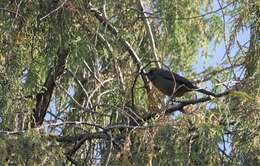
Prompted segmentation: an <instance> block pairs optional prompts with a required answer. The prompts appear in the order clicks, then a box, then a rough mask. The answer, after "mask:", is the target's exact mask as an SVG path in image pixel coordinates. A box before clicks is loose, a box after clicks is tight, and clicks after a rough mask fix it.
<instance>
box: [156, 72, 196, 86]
mask: <svg viewBox="0 0 260 166" xmlns="http://www.w3.org/2000/svg"><path fill="white" fill-rule="evenodd" d="M160 75H161V76H162V77H163V78H164V79H167V80H171V81H176V82H177V83H178V84H180V85H182V84H184V85H185V86H187V87H188V88H192V89H196V88H197V87H196V86H194V85H193V84H192V82H190V81H189V80H188V79H186V78H184V77H182V76H180V75H178V74H176V73H174V72H170V71H168V70H164V71H163V72H160Z"/></svg>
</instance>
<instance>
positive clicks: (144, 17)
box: [139, 0, 161, 68]
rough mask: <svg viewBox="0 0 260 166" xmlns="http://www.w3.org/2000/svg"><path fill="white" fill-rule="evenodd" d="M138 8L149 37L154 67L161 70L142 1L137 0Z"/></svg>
mask: <svg viewBox="0 0 260 166" xmlns="http://www.w3.org/2000/svg"><path fill="white" fill-rule="evenodd" d="M139 7H140V9H141V12H142V16H143V17H142V19H143V21H144V24H145V27H146V31H147V33H148V37H149V40H150V44H151V48H152V53H153V56H154V59H155V61H156V65H157V67H158V68H161V65H160V63H159V58H158V55H157V53H156V52H157V51H156V46H155V41H154V37H153V33H152V29H151V26H150V23H149V21H148V18H147V15H146V13H145V12H144V5H143V2H142V0H139Z"/></svg>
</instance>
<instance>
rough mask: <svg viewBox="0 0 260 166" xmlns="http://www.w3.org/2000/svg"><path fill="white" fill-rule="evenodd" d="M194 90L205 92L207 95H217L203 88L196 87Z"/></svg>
mask: <svg viewBox="0 0 260 166" xmlns="http://www.w3.org/2000/svg"><path fill="white" fill-rule="evenodd" d="M196 91H198V92H200V93H203V94H206V95H209V96H213V97H217V95H216V94H215V93H213V92H210V91H207V90H205V89H197V90H196Z"/></svg>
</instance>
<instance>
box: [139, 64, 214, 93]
mask: <svg viewBox="0 0 260 166" xmlns="http://www.w3.org/2000/svg"><path fill="white" fill-rule="evenodd" d="M144 75H146V76H147V77H148V79H149V80H150V81H151V82H152V84H153V85H154V86H155V87H156V88H157V89H158V90H159V91H161V92H162V93H163V94H165V95H167V96H171V97H181V96H183V95H184V94H185V93H186V92H190V91H198V92H200V93H203V94H206V95H209V96H213V97H216V94H215V93H213V92H210V91H207V90H205V89H199V88H198V87H197V86H195V85H194V84H193V83H192V82H191V81H189V80H188V79H186V78H184V77H182V76H180V75H178V74H177V73H174V72H171V71H169V70H166V69H161V68H151V69H150V70H149V71H148V72H147V73H144Z"/></svg>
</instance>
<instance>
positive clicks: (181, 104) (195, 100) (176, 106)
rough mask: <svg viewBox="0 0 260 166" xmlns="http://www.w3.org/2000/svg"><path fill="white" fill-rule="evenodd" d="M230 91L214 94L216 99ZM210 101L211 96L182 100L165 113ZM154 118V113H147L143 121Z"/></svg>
mask: <svg viewBox="0 0 260 166" xmlns="http://www.w3.org/2000/svg"><path fill="white" fill-rule="evenodd" d="M230 91H231V90H227V91H225V92H223V93H219V94H216V97H222V96H226V95H228V94H229V93H230ZM212 99H214V98H213V97H211V96H208V97H203V98H199V99H193V100H182V101H180V102H179V103H176V104H174V105H172V106H170V107H169V108H167V110H166V112H165V113H166V114H170V113H173V112H175V111H178V110H183V107H184V106H187V105H191V104H198V103H203V102H206V101H210V100H212ZM154 116H156V113H149V114H147V115H145V116H144V118H143V119H144V120H145V121H146V120H149V119H151V118H153V117H154Z"/></svg>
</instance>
